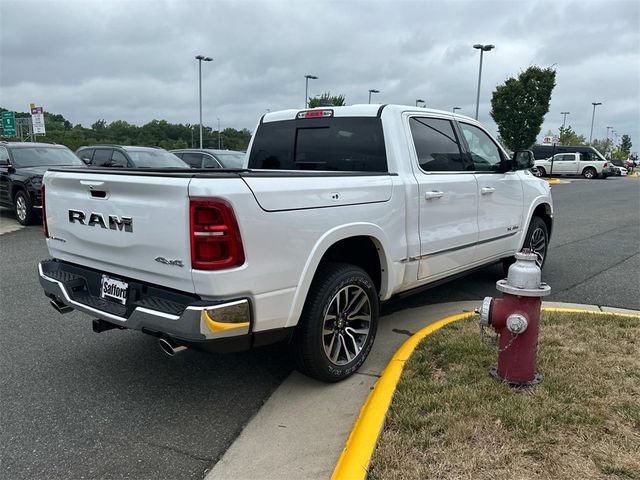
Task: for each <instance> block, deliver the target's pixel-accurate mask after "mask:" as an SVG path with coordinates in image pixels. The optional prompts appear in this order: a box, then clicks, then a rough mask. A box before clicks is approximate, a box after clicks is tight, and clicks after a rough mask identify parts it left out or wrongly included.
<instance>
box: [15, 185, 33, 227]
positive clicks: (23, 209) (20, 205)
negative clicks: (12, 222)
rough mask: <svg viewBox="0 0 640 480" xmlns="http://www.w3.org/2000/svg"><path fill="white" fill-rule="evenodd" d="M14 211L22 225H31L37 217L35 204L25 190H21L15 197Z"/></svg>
mask: <svg viewBox="0 0 640 480" xmlns="http://www.w3.org/2000/svg"><path fill="white" fill-rule="evenodd" d="M13 211H14V212H15V214H16V218H17V219H18V222H20V223H21V224H22V225H31V224H32V223H33V221H34V218H35V213H34V211H33V206H32V205H31V200H29V196H28V195H27V194H26V193H25V192H24V191H23V190H19V191H18V193H16V195H15V197H13Z"/></svg>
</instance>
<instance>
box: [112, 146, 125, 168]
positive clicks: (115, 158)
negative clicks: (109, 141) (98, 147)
mask: <svg viewBox="0 0 640 480" xmlns="http://www.w3.org/2000/svg"><path fill="white" fill-rule="evenodd" d="M111 163H112V164H113V165H119V166H122V167H126V166H127V165H128V164H129V162H128V160H127V157H125V156H124V154H123V153H122V152H119V151H118V150H114V151H113V155H111Z"/></svg>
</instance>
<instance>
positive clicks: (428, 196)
mask: <svg viewBox="0 0 640 480" xmlns="http://www.w3.org/2000/svg"><path fill="white" fill-rule="evenodd" d="M443 195H444V192H441V191H440V190H431V191H430V192H425V194H424V198H425V200H432V199H434V198H440V197H442V196H443Z"/></svg>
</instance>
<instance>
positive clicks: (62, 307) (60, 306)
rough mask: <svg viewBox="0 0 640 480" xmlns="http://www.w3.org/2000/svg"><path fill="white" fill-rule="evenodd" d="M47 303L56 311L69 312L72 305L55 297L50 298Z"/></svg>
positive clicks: (71, 309)
mask: <svg viewBox="0 0 640 480" xmlns="http://www.w3.org/2000/svg"><path fill="white" fill-rule="evenodd" d="M49 303H50V304H51V306H52V307H53V308H54V310H55V311H56V312H58V313H69V312H71V311H73V307H70V306H69V305H67V304H66V303H62V302H61V301H60V300H58V299H57V298H55V299H52V300H50V301H49Z"/></svg>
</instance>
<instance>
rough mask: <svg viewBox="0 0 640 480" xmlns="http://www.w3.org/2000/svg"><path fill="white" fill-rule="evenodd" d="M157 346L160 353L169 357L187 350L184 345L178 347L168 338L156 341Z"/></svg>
mask: <svg viewBox="0 0 640 480" xmlns="http://www.w3.org/2000/svg"><path fill="white" fill-rule="evenodd" d="M158 345H160V348H161V349H162V351H163V352H164V353H166V354H167V355H169V356H170V357H173V356H175V355H177V354H179V353H182V352H184V351H185V350H186V349H187V347H185V346H184V345H178V344H177V343H175V342H174V341H173V340H171V339H168V338H161V339H160V340H158Z"/></svg>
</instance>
